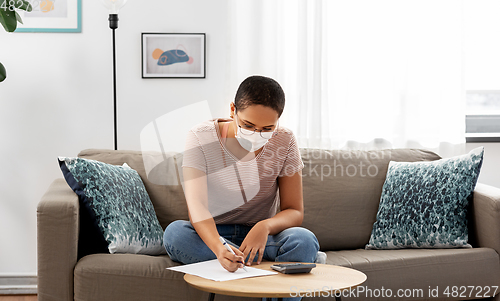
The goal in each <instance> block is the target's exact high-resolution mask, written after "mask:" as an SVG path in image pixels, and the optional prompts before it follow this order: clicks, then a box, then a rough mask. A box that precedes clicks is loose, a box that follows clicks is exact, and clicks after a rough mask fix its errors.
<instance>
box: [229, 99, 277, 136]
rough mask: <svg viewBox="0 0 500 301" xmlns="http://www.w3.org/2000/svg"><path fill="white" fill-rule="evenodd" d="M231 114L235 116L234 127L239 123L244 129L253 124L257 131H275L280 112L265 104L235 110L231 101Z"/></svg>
mask: <svg viewBox="0 0 500 301" xmlns="http://www.w3.org/2000/svg"><path fill="white" fill-rule="evenodd" d="M231 115H232V116H233V123H234V129H238V125H239V126H241V128H243V129H251V127H252V126H253V127H254V128H255V129H256V130H257V131H260V130H263V131H265V132H266V131H273V130H274V129H275V128H276V126H277V125H278V119H279V116H278V112H276V111H275V110H274V109H272V108H270V107H266V106H263V105H251V106H248V107H246V108H245V109H244V110H237V111H236V110H235V107H234V103H231Z"/></svg>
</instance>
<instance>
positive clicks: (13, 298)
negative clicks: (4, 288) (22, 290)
mask: <svg viewBox="0 0 500 301" xmlns="http://www.w3.org/2000/svg"><path fill="white" fill-rule="evenodd" d="M36 300H37V298H36V295H0V301H36Z"/></svg>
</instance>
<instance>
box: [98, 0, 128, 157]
mask: <svg viewBox="0 0 500 301" xmlns="http://www.w3.org/2000/svg"><path fill="white" fill-rule="evenodd" d="M101 2H102V4H104V6H106V7H107V8H108V10H109V19H108V20H109V28H111V30H112V31H113V120H114V121H113V123H114V143H115V150H117V149H118V138H117V136H118V134H117V132H118V126H117V122H116V47H115V29H117V28H118V12H119V11H120V8H122V7H123V6H124V5H125V3H126V2H127V0H101Z"/></svg>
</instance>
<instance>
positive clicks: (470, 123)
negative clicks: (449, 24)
mask: <svg viewBox="0 0 500 301" xmlns="http://www.w3.org/2000/svg"><path fill="white" fill-rule="evenodd" d="M463 5H464V7H463V17H464V35H463V43H464V88H465V90H466V112H465V114H466V116H465V122H466V131H465V133H466V134H465V136H466V141H467V142H500V72H499V71H500V39H498V36H499V35H500V18H498V12H499V11H500V1H495V0H483V1H474V0H464V2H463Z"/></svg>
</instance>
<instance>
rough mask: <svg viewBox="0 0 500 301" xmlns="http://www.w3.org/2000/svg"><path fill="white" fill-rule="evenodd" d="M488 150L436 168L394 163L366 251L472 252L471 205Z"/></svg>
mask: <svg viewBox="0 0 500 301" xmlns="http://www.w3.org/2000/svg"><path fill="white" fill-rule="evenodd" d="M483 153H484V149H483V148H482V147H480V148H476V149H473V150H472V151H471V152H469V153H468V154H466V155H462V156H458V157H453V158H447V159H441V160H437V161H431V162H412V163H409V162H394V161H391V162H390V163H389V169H388V171H387V176H386V179H385V183H384V186H383V188H382V196H381V198H380V204H379V209H378V213H377V220H376V222H375V223H374V224H373V230H372V234H371V237H370V241H369V243H368V244H367V245H366V249H401V248H457V247H468V248H470V247H471V246H470V245H469V244H468V242H467V239H468V231H467V205H468V199H469V197H471V196H472V193H473V191H474V188H475V186H476V183H477V178H478V176H479V171H480V169H481V165H482V162H483Z"/></svg>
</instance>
